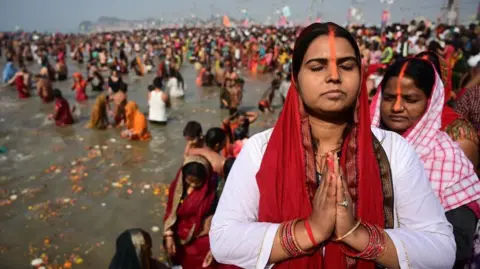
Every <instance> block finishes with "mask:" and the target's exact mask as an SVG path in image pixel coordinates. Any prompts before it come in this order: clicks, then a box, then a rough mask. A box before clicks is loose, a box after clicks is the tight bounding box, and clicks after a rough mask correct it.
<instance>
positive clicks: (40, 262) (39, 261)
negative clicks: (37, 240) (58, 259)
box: [31, 258, 43, 267]
mask: <svg viewBox="0 0 480 269" xmlns="http://www.w3.org/2000/svg"><path fill="white" fill-rule="evenodd" d="M31 264H32V266H33V267H37V266H40V265H42V264H43V260H42V259H40V258H36V259H33V260H32V263H31Z"/></svg>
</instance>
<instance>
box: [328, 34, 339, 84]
mask: <svg viewBox="0 0 480 269" xmlns="http://www.w3.org/2000/svg"><path fill="white" fill-rule="evenodd" d="M328 43H329V45H330V71H331V72H332V77H334V78H338V70H337V53H336V49H335V30H334V29H333V27H331V26H329V27H328Z"/></svg>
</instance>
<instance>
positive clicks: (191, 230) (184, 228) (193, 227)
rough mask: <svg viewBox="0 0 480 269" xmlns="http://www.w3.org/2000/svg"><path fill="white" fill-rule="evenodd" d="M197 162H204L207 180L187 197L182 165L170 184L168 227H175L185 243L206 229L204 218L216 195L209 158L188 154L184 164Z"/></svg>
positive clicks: (166, 215) (166, 227)
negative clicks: (204, 227) (184, 194)
mask: <svg viewBox="0 0 480 269" xmlns="http://www.w3.org/2000/svg"><path fill="white" fill-rule="evenodd" d="M193 162H196V163H200V164H202V165H203V166H204V167H205V169H206V170H207V178H206V180H205V183H204V184H203V185H202V187H201V188H200V189H197V190H195V191H193V192H192V193H191V194H189V195H188V196H186V197H184V198H183V197H182V196H183V193H184V191H185V188H187V186H184V183H183V175H182V169H181V168H180V170H179V171H178V173H177V176H176V178H175V180H174V181H173V182H172V183H171V184H170V189H169V193H168V201H167V208H166V210H165V216H164V230H165V231H167V230H170V229H173V227H175V231H174V232H175V233H176V234H177V235H178V237H179V239H180V242H181V243H182V244H187V243H189V242H190V241H191V240H192V239H194V238H196V237H197V235H198V234H199V233H200V232H201V231H202V229H203V220H204V218H205V217H206V216H207V213H208V212H210V210H211V209H212V205H213V202H214V200H215V194H216V192H215V191H216V188H215V181H214V178H213V174H212V168H211V165H210V163H209V162H208V160H207V159H205V158H204V157H202V156H188V157H187V158H185V161H184V163H183V166H185V165H187V164H189V163H193ZM183 166H182V168H183Z"/></svg>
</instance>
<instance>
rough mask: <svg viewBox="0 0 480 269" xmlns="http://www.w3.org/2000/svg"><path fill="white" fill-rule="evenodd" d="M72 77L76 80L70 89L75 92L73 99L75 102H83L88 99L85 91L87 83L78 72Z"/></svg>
mask: <svg viewBox="0 0 480 269" xmlns="http://www.w3.org/2000/svg"><path fill="white" fill-rule="evenodd" d="M73 77H74V78H75V79H76V81H75V83H74V84H73V87H72V89H73V90H75V99H76V100H77V102H84V101H86V100H87V99H88V96H87V93H86V89H87V82H86V81H85V80H84V79H83V76H82V74H80V73H79V72H75V73H74V74H73Z"/></svg>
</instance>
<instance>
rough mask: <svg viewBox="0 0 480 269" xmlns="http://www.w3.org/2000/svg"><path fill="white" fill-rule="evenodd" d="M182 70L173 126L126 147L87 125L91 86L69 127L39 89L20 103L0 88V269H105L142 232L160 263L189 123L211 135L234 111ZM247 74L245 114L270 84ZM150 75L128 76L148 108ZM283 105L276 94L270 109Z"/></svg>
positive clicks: (134, 94) (66, 85) (65, 88)
mask: <svg viewBox="0 0 480 269" xmlns="http://www.w3.org/2000/svg"><path fill="white" fill-rule="evenodd" d="M3 65H4V62H0V66H2V67H3ZM28 68H29V70H30V71H33V72H34V73H36V72H38V69H39V68H38V65H36V64H34V65H32V66H30V67H28ZM74 71H81V72H82V73H85V68H84V67H83V66H78V65H76V64H74V63H71V62H69V74H70V75H71V74H72V73H73V72H74ZM181 72H182V74H183V76H184V78H185V81H186V84H187V85H188V90H187V93H186V96H185V98H184V99H183V100H174V102H173V104H172V108H171V109H170V111H169V122H168V125H167V126H152V125H150V126H149V130H150V132H151V134H152V139H151V140H150V141H149V142H130V141H125V140H123V139H122V138H120V130H117V129H109V130H105V131H96V130H90V129H86V128H85V125H86V123H87V121H88V119H89V114H90V110H91V106H92V104H93V103H94V101H95V95H94V93H92V92H91V91H90V90H89V92H88V94H89V101H88V103H87V104H85V105H80V106H79V105H77V108H78V109H77V113H76V116H75V117H76V119H77V121H76V123H75V124H74V125H72V126H68V127H64V128H59V127H56V126H55V124H53V123H52V122H51V121H48V120H47V115H48V114H49V113H52V111H53V106H54V105H53V103H51V104H42V102H41V101H40V98H39V97H38V96H36V94H35V93H34V94H33V96H32V97H31V98H29V99H27V100H18V98H17V95H16V91H15V89H14V88H6V89H3V90H0V147H2V151H3V153H0V265H1V268H6V269H17V268H18V269H23V268H29V264H30V262H31V261H32V259H34V258H39V257H41V256H42V255H43V257H48V261H49V264H60V265H61V264H64V262H66V261H67V260H72V261H73V268H108V264H109V263H110V260H111V258H112V257H113V254H114V252H115V240H116V237H117V236H118V235H119V234H120V233H121V232H123V231H124V230H125V229H129V228H136V227H138V228H143V229H145V230H146V231H148V232H150V234H151V235H152V238H153V241H154V247H153V255H154V256H155V257H156V258H158V259H160V260H164V253H163V252H162V251H161V248H160V244H161V240H162V232H161V231H162V224H163V215H164V209H165V205H166V195H167V193H168V190H167V189H168V184H169V183H170V182H171V181H172V180H173V177H174V176H175V174H176V172H177V170H178V169H179V167H180V165H181V161H182V154H183V149H184V147H185V141H184V139H183V137H182V130H183V127H184V126H185V124H186V123H187V122H188V121H190V120H196V121H198V122H200V123H201V124H202V127H203V130H204V132H206V130H207V129H208V128H210V127H216V126H219V125H220V122H221V120H222V119H223V118H224V117H226V116H227V114H228V112H227V111H224V110H222V111H220V109H219V92H220V90H219V89H218V88H198V87H196V85H195V83H194V81H195V70H194V68H193V66H191V65H188V64H186V65H185V66H183V67H182V70H181ZM244 77H245V80H246V85H245V93H244V101H243V107H242V109H244V110H252V111H253V110H256V104H257V102H258V101H259V99H260V97H261V95H262V93H263V91H264V90H265V89H266V88H267V86H268V83H269V81H270V80H271V78H270V77H269V76H255V77H253V76H251V75H249V74H244ZM153 78H154V75H153V74H150V75H147V76H145V77H143V78H135V77H132V76H126V77H124V80H125V81H126V82H127V83H128V84H129V90H128V98H129V100H134V101H136V102H137V104H138V105H139V107H140V108H141V110H142V111H145V112H146V111H147V110H148V108H147V102H146V97H147V93H148V90H147V86H148V85H149V84H150V83H151V82H152V80H153ZM71 85H72V81H71V80H68V81H66V82H61V83H59V82H56V83H55V84H54V87H56V88H58V89H60V90H62V92H63V93H64V96H66V98H67V99H68V100H69V102H70V104H71V105H73V104H75V100H74V92H72V91H70V88H71ZM279 103H280V101H279V98H278V99H276V100H275V101H274V106H275V107H277V108H278V107H279ZM276 110H277V111H279V109H276ZM277 115H278V114H277V113H274V114H272V115H261V116H260V117H259V119H258V120H257V121H256V122H255V123H254V124H252V126H251V128H250V132H251V135H252V134H254V133H256V132H259V131H262V130H265V129H267V128H270V127H271V126H273V124H274V122H275V119H276V117H277ZM155 226H156V227H158V228H159V230H160V231H159V232H155V231H156V229H155V228H153V227H155ZM152 228H153V230H152Z"/></svg>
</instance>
